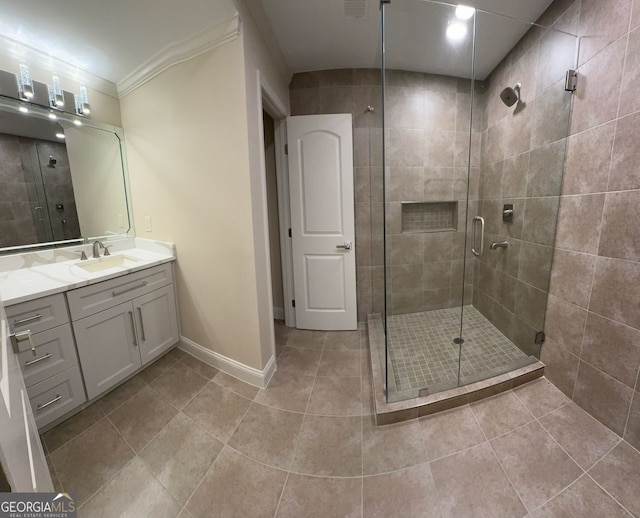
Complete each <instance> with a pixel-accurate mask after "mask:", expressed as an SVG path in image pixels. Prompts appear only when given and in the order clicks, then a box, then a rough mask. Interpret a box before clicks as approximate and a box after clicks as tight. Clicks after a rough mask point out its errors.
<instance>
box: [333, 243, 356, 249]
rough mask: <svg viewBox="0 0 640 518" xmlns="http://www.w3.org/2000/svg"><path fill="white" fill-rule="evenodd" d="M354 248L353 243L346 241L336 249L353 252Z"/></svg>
mask: <svg viewBox="0 0 640 518" xmlns="http://www.w3.org/2000/svg"><path fill="white" fill-rule="evenodd" d="M352 247H353V245H352V244H351V241H345V243H344V244H343V245H336V248H342V249H343V250H351V248H352Z"/></svg>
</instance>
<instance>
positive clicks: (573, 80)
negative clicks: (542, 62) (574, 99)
mask: <svg viewBox="0 0 640 518" xmlns="http://www.w3.org/2000/svg"><path fill="white" fill-rule="evenodd" d="M577 88H578V72H576V71H575V70H567V75H566V76H565V79H564V89H565V90H566V91H567V92H575V91H576V89H577Z"/></svg>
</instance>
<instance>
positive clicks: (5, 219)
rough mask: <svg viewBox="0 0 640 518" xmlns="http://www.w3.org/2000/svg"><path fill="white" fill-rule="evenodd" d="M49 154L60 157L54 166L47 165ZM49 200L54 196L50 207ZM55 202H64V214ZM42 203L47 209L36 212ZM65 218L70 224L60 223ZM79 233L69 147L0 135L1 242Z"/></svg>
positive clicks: (9, 243)
mask: <svg viewBox="0 0 640 518" xmlns="http://www.w3.org/2000/svg"><path fill="white" fill-rule="evenodd" d="M49 156H53V157H55V158H56V160H57V163H56V167H55V168H47V167H46V164H47V163H48V160H49ZM41 167H42V168H43V174H42V176H41V175H40V168H41ZM45 200H48V201H49V204H48V209H49V210H48V211H47V203H46V202H45ZM56 203H63V204H64V213H59V212H58V211H56V208H55V204H56ZM37 206H42V207H43V211H42V212H36V211H35V207H37ZM63 218H64V219H66V221H67V223H66V224H65V225H63V224H62V223H61V220H62V219H63ZM52 228H53V234H52ZM79 235H80V227H79V224H78V216H77V213H76V209H75V199H74V196H73V186H72V183H71V173H70V170H69V160H68V158H67V152H66V148H65V146H64V145H63V144H59V143H56V142H48V141H41V140H35V139H30V138H26V137H18V136H16V135H7V134H0V247H3V246H18V245H24V244H31V243H36V242H45V241H51V240H62V239H72V238H75V237H79Z"/></svg>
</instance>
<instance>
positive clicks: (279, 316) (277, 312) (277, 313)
mask: <svg viewBox="0 0 640 518" xmlns="http://www.w3.org/2000/svg"><path fill="white" fill-rule="evenodd" d="M273 319H274V320H284V308H277V307H275V306H273Z"/></svg>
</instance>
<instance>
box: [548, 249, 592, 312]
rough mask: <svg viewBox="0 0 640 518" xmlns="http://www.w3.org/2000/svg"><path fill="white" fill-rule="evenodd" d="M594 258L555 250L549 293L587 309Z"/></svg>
mask: <svg viewBox="0 0 640 518" xmlns="http://www.w3.org/2000/svg"><path fill="white" fill-rule="evenodd" d="M595 264H596V258H595V257H594V256H592V255H586V254H580V253H577V252H568V251H565V250H556V251H555V253H554V256H553V268H552V271H551V285H550V288H549V291H550V293H552V294H553V295H555V296H556V297H559V298H561V299H563V300H566V301H568V302H571V303H572V304H575V305H576V306H580V307H581V308H585V309H586V308H587V306H588V304H589V297H590V295H591V279H592V277H593V270H594V268H595Z"/></svg>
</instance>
